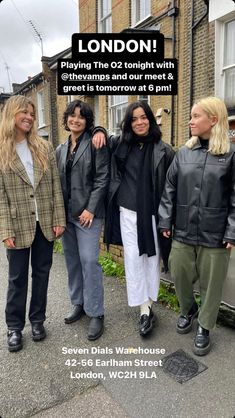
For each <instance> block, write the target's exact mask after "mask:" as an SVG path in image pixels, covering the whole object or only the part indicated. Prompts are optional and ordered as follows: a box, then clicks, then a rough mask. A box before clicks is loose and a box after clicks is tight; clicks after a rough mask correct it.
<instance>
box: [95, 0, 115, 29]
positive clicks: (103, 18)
mask: <svg viewBox="0 0 235 418" xmlns="http://www.w3.org/2000/svg"><path fill="white" fill-rule="evenodd" d="M107 1H109V2H110V5H109V6H110V10H108V11H107V13H104V14H102V5H103V2H104V0H99V1H98V32H99V33H111V32H112V0H107ZM106 25H107V29H106Z"/></svg>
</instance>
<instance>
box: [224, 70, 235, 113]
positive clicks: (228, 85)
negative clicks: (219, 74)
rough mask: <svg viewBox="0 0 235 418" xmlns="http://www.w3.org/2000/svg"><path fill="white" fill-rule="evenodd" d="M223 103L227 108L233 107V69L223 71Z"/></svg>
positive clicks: (234, 99)
mask: <svg viewBox="0 0 235 418" xmlns="http://www.w3.org/2000/svg"><path fill="white" fill-rule="evenodd" d="M224 75H225V103H226V105H227V106H230V107H234V106H235V67H234V68H230V69H229V70H225V72H224Z"/></svg>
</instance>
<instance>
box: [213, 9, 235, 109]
mask: <svg viewBox="0 0 235 418" xmlns="http://www.w3.org/2000/svg"><path fill="white" fill-rule="evenodd" d="M231 21H235V13H234V14H233V16H231V15H229V19H228V17H227V19H225V18H223V19H220V20H217V21H215V94H216V96H219V97H221V98H222V99H223V100H224V101H225V103H226V96H225V93H226V92H225V81H226V77H225V73H226V71H227V70H228V69H231V68H235V62H234V63H233V64H231V65H228V66H225V65H224V59H225V56H224V51H225V30H226V24H227V23H229V22H231ZM234 99H235V92H234ZM234 102H235V100H234ZM228 107H230V105H229V104H228ZM233 107H234V106H233Z"/></svg>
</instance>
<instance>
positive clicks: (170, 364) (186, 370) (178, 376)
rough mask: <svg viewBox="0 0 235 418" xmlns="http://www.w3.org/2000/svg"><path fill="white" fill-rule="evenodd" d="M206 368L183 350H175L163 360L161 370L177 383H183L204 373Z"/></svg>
mask: <svg viewBox="0 0 235 418" xmlns="http://www.w3.org/2000/svg"><path fill="white" fill-rule="evenodd" d="M206 369H207V367H206V366H204V364H202V363H200V362H199V361H196V360H194V359H193V358H192V357H190V356H189V355H188V354H186V353H185V352H184V351H183V350H177V351H175V352H174V353H172V354H170V355H169V356H167V357H165V358H164V359H163V370H164V372H165V373H167V374H169V375H170V376H171V377H173V378H174V379H175V380H177V382H179V383H184V382H187V381H188V380H190V379H192V377H195V376H197V375H198V374H199V373H201V372H204V370H206Z"/></svg>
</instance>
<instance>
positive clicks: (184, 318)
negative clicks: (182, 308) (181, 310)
mask: <svg viewBox="0 0 235 418" xmlns="http://www.w3.org/2000/svg"><path fill="white" fill-rule="evenodd" d="M197 315H198V304H197V303H196V302H194V304H193V306H192V307H191V309H190V310H189V312H188V313H187V314H186V315H180V316H179V318H178V321H177V324H176V331H177V332H178V333H179V334H187V333H188V332H190V331H191V329H192V327H193V320H194V318H196V317H197Z"/></svg>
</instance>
